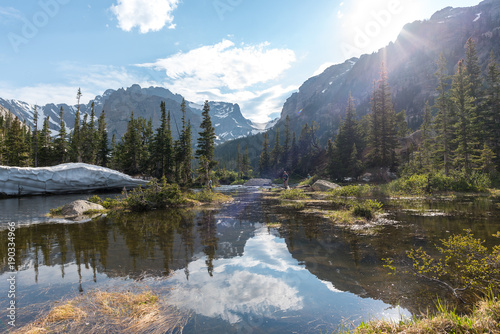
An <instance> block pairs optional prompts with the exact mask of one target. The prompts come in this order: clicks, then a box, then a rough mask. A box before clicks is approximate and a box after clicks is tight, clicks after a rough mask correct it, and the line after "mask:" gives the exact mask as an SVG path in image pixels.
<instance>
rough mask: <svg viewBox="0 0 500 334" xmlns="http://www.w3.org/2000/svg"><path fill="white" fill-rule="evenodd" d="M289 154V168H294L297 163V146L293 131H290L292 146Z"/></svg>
mask: <svg viewBox="0 0 500 334" xmlns="http://www.w3.org/2000/svg"><path fill="white" fill-rule="evenodd" d="M290 155H291V156H292V158H291V159H290V160H291V167H292V168H291V169H292V170H295V168H297V165H298V164H299V146H298V145H297V139H296V138H295V131H294V132H293V133H292V148H291V152H290Z"/></svg>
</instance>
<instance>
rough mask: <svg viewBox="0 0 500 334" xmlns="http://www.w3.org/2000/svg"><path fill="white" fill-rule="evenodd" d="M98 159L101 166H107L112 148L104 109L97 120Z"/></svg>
mask: <svg viewBox="0 0 500 334" xmlns="http://www.w3.org/2000/svg"><path fill="white" fill-rule="evenodd" d="M97 123H98V124H97V139H98V142H97V156H96V158H97V161H96V163H97V164H98V165H99V166H103V167H106V166H107V165H108V155H109V153H110V149H109V146H108V130H107V129H106V114H105V112H104V110H103V111H102V113H101V116H99V120H98V121H97Z"/></svg>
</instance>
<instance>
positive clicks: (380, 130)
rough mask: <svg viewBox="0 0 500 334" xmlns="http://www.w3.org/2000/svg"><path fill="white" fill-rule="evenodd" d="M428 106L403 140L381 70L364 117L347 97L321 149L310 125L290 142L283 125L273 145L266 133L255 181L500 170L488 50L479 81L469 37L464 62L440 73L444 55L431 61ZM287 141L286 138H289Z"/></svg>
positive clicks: (497, 95) (498, 107) (493, 70)
mask: <svg viewBox="0 0 500 334" xmlns="http://www.w3.org/2000/svg"><path fill="white" fill-rule="evenodd" d="M435 75H436V78H437V87H436V99H435V101H434V103H432V104H431V103H430V102H427V104H426V106H425V110H424V117H423V122H422V125H421V126H420V128H419V129H418V131H417V132H415V133H412V134H410V133H409V128H408V123H407V120H406V111H405V110H401V111H400V112H398V113H396V111H395V110H394V106H393V102H392V94H391V87H390V86H389V78H388V74H387V70H386V68H385V65H384V64H382V66H381V72H380V78H379V79H378V80H377V81H374V82H373V90H372V93H371V106H370V112H369V113H368V114H367V115H365V116H364V117H362V118H358V117H357V115H356V108H355V101H354V99H353V98H352V97H351V96H350V94H349V97H348V101H347V108H346V114H345V117H344V119H343V120H341V122H340V126H339V129H338V131H337V133H335V134H334V135H333V137H332V138H333V139H330V140H329V142H328V144H327V147H326V148H323V147H320V146H319V145H318V141H317V139H316V137H315V131H316V129H317V125H315V124H314V122H313V123H312V124H311V125H309V124H304V125H303V127H302V131H301V133H300V136H299V139H298V141H297V142H296V140H295V133H292V134H290V131H289V119H288V117H287V119H286V124H285V130H284V131H285V134H284V137H285V139H284V141H283V140H281V138H280V132H279V129H277V130H276V134H275V138H274V145H273V147H271V146H270V145H269V138H268V136H267V134H265V135H264V143H263V146H262V151H261V154H260V159H259V167H260V169H259V170H260V174H261V175H262V176H268V175H277V173H278V174H279V173H280V172H281V171H282V170H283V169H287V170H291V171H294V172H295V173H296V174H298V175H299V176H302V177H304V175H306V174H307V173H312V172H315V173H319V174H323V175H324V176H329V177H330V178H331V179H334V180H344V179H346V178H353V179H356V178H358V177H359V176H361V175H362V174H363V173H365V172H366V171H375V170H380V168H382V169H385V170H386V171H393V172H397V173H399V174H400V175H401V176H410V175H414V174H443V175H445V176H446V177H455V176H458V175H460V176H461V177H466V178H467V177H469V178H470V177H475V176H477V175H482V176H487V177H488V178H489V179H490V180H497V181H498V172H499V171H500V68H499V65H498V63H497V62H496V58H495V56H494V54H493V52H492V53H491V55H490V60H489V63H488V66H487V69H486V74H485V75H483V72H482V71H481V66H480V64H479V57H478V55H477V51H476V47H475V43H474V41H473V40H472V39H469V40H468V41H467V44H466V53H465V58H464V59H463V60H461V61H459V62H458V64H457V65H456V71H455V73H454V74H452V75H449V74H448V73H447V63H446V58H445V57H444V55H441V56H440V58H439V59H438V61H437V72H436V74H435ZM291 138H292V139H291Z"/></svg>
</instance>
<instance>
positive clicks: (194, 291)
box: [168, 228, 305, 323]
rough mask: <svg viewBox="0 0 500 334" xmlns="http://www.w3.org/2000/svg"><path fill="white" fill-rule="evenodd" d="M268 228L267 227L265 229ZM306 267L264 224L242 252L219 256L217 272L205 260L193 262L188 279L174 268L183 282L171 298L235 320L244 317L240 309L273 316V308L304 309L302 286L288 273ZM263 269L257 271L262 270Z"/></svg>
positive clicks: (177, 279) (196, 309)
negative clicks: (210, 270) (290, 280)
mask: <svg viewBox="0 0 500 334" xmlns="http://www.w3.org/2000/svg"><path fill="white" fill-rule="evenodd" d="M264 231H265V232H264ZM299 270H300V271H302V270H305V268H303V267H300V266H299V265H298V263H297V261H296V260H294V259H293V258H292V256H291V255H290V253H289V252H288V250H287V247H286V244H285V243H284V241H283V240H282V239H279V238H277V237H274V236H272V235H269V234H268V233H267V229H265V228H262V229H261V230H260V231H258V232H257V235H256V236H255V237H253V238H251V239H249V240H248V241H247V244H246V245H245V250H244V253H243V256H241V257H235V258H231V259H219V260H215V261H214V271H213V272H214V276H213V277H210V276H209V275H208V273H207V268H206V264H205V259H204V258H203V259H199V260H197V261H195V262H192V263H190V265H189V272H190V275H189V281H186V279H185V276H184V271H181V270H179V271H177V272H175V273H174V275H173V277H172V280H173V282H174V283H178V284H179V286H178V287H177V288H175V289H174V290H173V291H172V293H171V295H170V296H169V298H168V299H169V302H171V303H172V304H174V305H177V306H179V307H186V308H190V309H192V310H193V311H194V312H196V313H198V314H201V315H204V316H208V317H221V318H222V319H224V320H226V321H229V322H230V323H237V322H239V321H240V320H241V317H240V315H239V314H244V313H247V314H252V315H258V316H267V317H269V316H270V314H272V313H273V312H274V311H293V310H300V309H302V308H303V304H304V303H303V297H299V296H298V289H297V288H294V287H291V286H290V285H288V284H287V283H286V280H287V279H286V277H285V276H286V275H287V272H289V273H290V274H291V275H294V274H295V273H296V272H297V271H299ZM257 272H258V273H257Z"/></svg>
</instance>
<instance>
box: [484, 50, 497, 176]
mask: <svg viewBox="0 0 500 334" xmlns="http://www.w3.org/2000/svg"><path fill="white" fill-rule="evenodd" d="M484 110H485V124H484V130H485V132H486V134H487V135H486V138H485V141H486V143H488V146H490V147H491V149H492V150H493V153H494V155H495V156H496V160H495V161H496V165H497V166H498V169H499V171H500V121H499V120H500V69H499V66H498V63H497V62H496V59H495V54H494V53H493V51H492V52H491V54H490V60H489V64H488V74H487V77H486V99H485V106H484Z"/></svg>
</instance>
